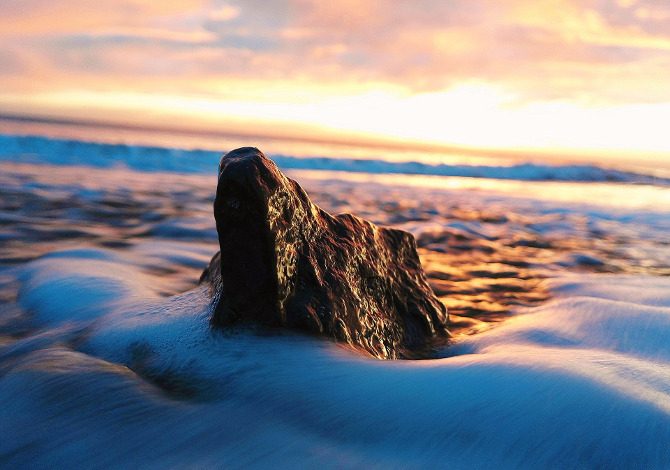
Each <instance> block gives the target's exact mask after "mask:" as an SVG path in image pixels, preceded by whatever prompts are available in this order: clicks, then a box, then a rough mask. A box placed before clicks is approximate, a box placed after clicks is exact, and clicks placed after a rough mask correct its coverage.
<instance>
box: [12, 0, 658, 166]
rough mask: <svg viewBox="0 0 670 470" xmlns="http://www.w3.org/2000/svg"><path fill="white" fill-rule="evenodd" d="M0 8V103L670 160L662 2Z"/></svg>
mask: <svg viewBox="0 0 670 470" xmlns="http://www.w3.org/2000/svg"><path fill="white" fill-rule="evenodd" d="M0 11H1V12H2V15H0V41H1V42H2V47H1V48H0V114H23V115H30V116H50V117H59V118H76V119H94V120H103V121H111V122H119V123H128V124H142V125H151V126H161V125H170V126H175V125H179V126H182V127H185V128H194V129H195V128H198V129H222V130H232V131H238V130H249V129H251V130H253V131H254V132H259V133H263V132H269V133H273V134H276V133H285V134H286V135H297V136H300V135H303V136H304V135H307V136H317V135H319V136H324V135H325V136H340V137H344V138H348V137H351V138H368V137H370V138H382V139H386V138H389V139H394V140H404V141H409V142H413V141H422V142H428V143H437V144H445V145H453V146H463V147H473V148H484V149H508V150H509V149H512V150H519V149H521V150H524V149H525V150H538V149H539V150H543V151H548V152H557V153H575V154H590V155H602V156H605V155H618V154H620V155H627V156H631V155H633V156H634V155H641V156H644V158H647V159H648V158H656V159H662V160H665V161H668V160H670V135H669V134H670V133H669V132H668V126H669V124H668V123H670V1H668V0H611V1H605V0H527V1H520V0H504V1H503V0H462V1H449V0H420V1H402V0H398V1H391V0H388V1H349V0H339V1H328V2H327V1H322V2H312V1H304V0H277V1H264V0H249V1H225V2H221V1H201V0H171V1H169V2H168V1H166V2H157V1H143V0H117V1H111V2H104V1H98V2H93V1H90V0H60V1H53V0H0Z"/></svg>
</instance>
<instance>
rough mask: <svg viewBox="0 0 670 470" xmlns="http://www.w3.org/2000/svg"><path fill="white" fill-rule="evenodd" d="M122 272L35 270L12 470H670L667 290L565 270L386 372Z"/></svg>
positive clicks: (52, 260) (105, 260)
mask: <svg viewBox="0 0 670 470" xmlns="http://www.w3.org/2000/svg"><path fill="white" fill-rule="evenodd" d="M56 261H57V264H56ZM127 266H128V264H127V263H125V262H124V261H123V259H119V257H118V255H110V254H108V253H106V252H105V251H101V250H90V251H87V252H83V251H75V252H70V253H67V252H65V253H60V254H59V255H57V256H52V257H49V258H47V259H44V260H40V261H37V262H34V263H31V264H29V265H28V266H27V267H26V268H25V270H24V274H23V277H22V289H21V296H20V300H21V302H22V303H23V305H25V306H26V307H27V308H28V309H29V310H30V312H31V313H33V314H34V315H35V322H36V323H38V326H39V327H40V330H41V333H39V335H35V336H34V337H31V338H26V339H24V340H22V341H21V342H20V343H19V344H15V345H14V346H12V350H11V351H8V350H2V352H1V353H0V354H1V355H0V358H2V364H3V366H2V369H3V375H2V377H1V378H0V399H1V400H2V402H3V403H5V404H9V405H8V406H3V407H2V408H0V422H2V423H3V426H4V428H5V429H7V430H13V431H12V432H9V433H7V432H4V433H3V439H2V440H0V455H2V456H3V460H4V461H5V462H6V463H8V464H9V465H12V464H18V463H26V462H30V463H31V464H32V465H33V466H39V467H54V466H63V465H64V466H72V464H77V465H80V466H125V465H126V464H132V465H139V466H142V467H161V468H164V467H166V466H180V467H182V466H195V467H200V466H217V467H220V466H225V467H228V466H248V465H253V466H265V467H270V466H274V465H276V464H278V463H279V462H281V463H282V464H283V465H300V466H305V465H307V466H317V465H318V466H320V467H331V466H332V467H343V466H344V467H347V466H392V467H406V466H440V467H443V466H450V467H456V468H466V467H467V468H473V467H476V468H487V467H497V468H500V467H503V468H506V467H546V466H552V467H576V466H580V467H589V468H593V467H598V468H631V467H637V468H663V467H666V468H667V466H668V465H670V345H669V344H670V343H669V342H668V341H667V339H668V338H669V337H670V279H668V278H660V277H649V276H615V275H579V276H576V275H574V276H565V277H563V278H559V279H555V280H553V281H551V284H552V289H553V291H554V292H555V293H556V295H557V297H556V298H555V299H554V300H552V301H550V302H549V303H547V304H545V305H544V306H542V307H539V308H535V309H531V310H527V311H524V312H521V313H520V314H519V315H517V316H516V317H515V318H513V319H511V320H509V321H507V322H505V323H503V324H502V325H501V326H499V327H497V328H495V329H493V330H490V331H488V332H486V333H482V334H479V335H476V336H473V337H471V338H470V339H469V340H467V341H464V342H462V343H460V344H457V345H455V346H452V347H450V348H447V349H446V350H444V351H443V353H444V354H443V355H444V357H443V358H441V359H433V360H425V361H400V362H383V361H377V360H370V359H364V358H362V357H360V356H358V355H356V354H355V353H353V352H351V351H348V350H346V349H344V348H341V347H339V346H336V345H334V344H332V343H330V342H327V341H321V340H315V339H310V338H306V337H302V336H299V335H295V336H294V335H277V336H267V335H261V336H259V335H257V334H255V333H254V332H250V331H236V332H229V333H217V332H212V330H211V329H210V328H209V324H208V318H209V306H208V302H207V296H206V295H205V293H204V292H203V291H202V290H200V289H195V290H193V291H190V292H187V293H185V294H182V295H179V296H175V297H171V298H167V299H158V298H155V297H153V296H152V294H151V292H152V291H151V287H150V286H149V287H143V286H142V282H141V279H142V276H141V275H139V274H138V273H134V275H129V273H128V272H127V269H128V267H127ZM103 277H104V280H105V282H88V283H86V282H85V283H83V284H82V281H83V280H85V279H87V278H90V279H101V278H103ZM44 278H49V279H54V280H56V282H57V285H58V288H53V289H49V290H48V291H45V290H44V289H45V283H43V282H41V280H42V279H44ZM112 298H113V299H115V300H114V301H108V300H109V299H112ZM101 299H102V301H101ZM73 305H74V306H76V309H75V312H85V313H83V314H74V315H73V313H72V312H73V308H72V307H73ZM91 312H95V313H91ZM65 318H69V321H68V322H67V324H66V325H64V324H63V320H64V319H65ZM55 325H60V326H55ZM10 353H11V354H10Z"/></svg>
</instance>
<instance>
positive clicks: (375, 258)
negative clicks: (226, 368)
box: [202, 147, 449, 358]
mask: <svg viewBox="0 0 670 470" xmlns="http://www.w3.org/2000/svg"><path fill="white" fill-rule="evenodd" d="M214 217H215V219H216V228H217V232H218V235H219V247H220V252H219V253H217V254H216V255H215V256H214V258H213V259H212V262H211V263H210V266H209V267H208V268H207V269H206V270H205V272H204V273H203V277H202V280H203V281H205V280H207V281H209V282H211V283H212V286H213V290H214V292H215V295H214V302H215V308H214V313H213V316H212V324H213V325H215V326H226V325H231V324H234V323H238V322H245V323H249V322H252V323H259V324H262V325H266V326H271V327H287V328H291V329H296V330H301V331H306V332H311V333H314V334H318V335H323V336H327V337H329V338H332V339H335V340H337V341H341V342H346V343H348V344H350V345H352V346H355V347H358V348H362V349H364V350H366V351H368V352H369V353H370V354H372V355H374V356H376V357H379V358H398V357H411V356H413V355H414V354H415V353H416V352H417V351H421V350H424V349H425V348H426V346H428V345H429V344H430V343H431V342H432V341H434V340H435V339H436V338H438V337H446V336H448V334H449V333H448V330H447V321H448V316H447V312H446V309H445V307H444V305H443V304H442V303H441V302H440V301H439V300H438V299H437V297H436V296H435V294H434V293H433V291H432V290H431V288H430V286H429V285H428V282H427V281H426V277H425V275H424V273H423V270H422V268H421V263H420V261H419V256H418V254H417V251H416V242H415V240H414V237H413V236H412V235H411V234H409V233H407V232H404V231H401V230H395V229H390V228H383V227H378V226H376V225H374V224H372V223H371V222H368V221H367V220H364V219H361V218H359V217H356V216H354V215H350V214H341V215H337V216H332V215H330V214H328V213H327V212H325V211H323V210H322V209H320V208H319V207H317V206H316V205H314V204H313V203H312V202H311V201H310V199H309V197H308V196H307V194H306V193H305V191H304V190H303V189H302V188H301V187H300V186H299V185H298V183H296V182H295V181H293V180H291V179H289V178H287V177H286V176H285V175H284V174H283V173H282V172H281V171H280V170H279V168H277V166H276V165H275V163H274V162H273V161H272V160H270V159H269V158H267V157H266V156H265V155H264V154H263V153H262V152H261V151H260V150H258V149H257V148H254V147H243V148H239V149H236V150H233V151H231V152H229V153H227V154H226V155H224V156H223V158H222V159H221V163H220V165H219V181H218V186H217V191H216V200H215V202H214Z"/></svg>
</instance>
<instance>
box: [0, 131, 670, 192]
mask: <svg viewBox="0 0 670 470" xmlns="http://www.w3.org/2000/svg"><path fill="white" fill-rule="evenodd" d="M220 156H221V152H219V151H212V150H201V149H176V148H165V147H155V146H140V145H125V144H108V143H96V142H85V141H79V140H66V139H55V138H49V137H40V136H18V135H0V161H19V162H27V163H47V164H52V165H78V166H89V167H96V168H109V167H117V166H126V167H128V168H130V169H133V170H137V171H151V172H154V171H161V172H177V173H211V172H212V168H216V167H217V164H218V160H219V158H220ZM272 158H273V159H274V160H275V162H276V163H277V164H278V165H279V167H281V168H282V169H300V170H323V171H345V172H353V173H373V174H409V175H430V176H452V177H467V178H488V179H504V180H521V181H575V182H613V183H633V184H653V185H662V186H667V185H670V178H663V177H657V176H653V175H648V174H644V173H639V172H631V171H625V170H618V169H612V168H605V167H600V166H597V165H588V164H584V165H545V164H538V163H522V164H516V165H509V166H503V165H449V164H435V165H433V164H427V163H421V162H395V161H387V160H381V159H352V158H330V157H316V156H315V157H294V156H288V155H272Z"/></svg>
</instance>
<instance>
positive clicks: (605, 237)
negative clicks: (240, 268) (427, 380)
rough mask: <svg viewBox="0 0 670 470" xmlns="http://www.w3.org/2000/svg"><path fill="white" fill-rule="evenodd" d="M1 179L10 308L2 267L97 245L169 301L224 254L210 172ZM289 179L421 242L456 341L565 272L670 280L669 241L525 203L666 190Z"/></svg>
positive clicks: (26, 170)
mask: <svg viewBox="0 0 670 470" xmlns="http://www.w3.org/2000/svg"><path fill="white" fill-rule="evenodd" d="M0 168H1V170H2V171H0V253H1V254H2V256H0V301H2V302H5V303H7V304H9V303H11V302H12V301H13V300H15V298H16V283H15V281H13V280H12V279H13V278H12V276H10V275H7V274H6V273H7V271H6V270H2V268H11V267H13V266H18V265H21V264H23V263H26V262H28V261H30V260H32V259H35V258H36V257H39V256H40V255H43V254H45V253H48V252H51V251H54V250H62V249H72V248H81V247H94V248H95V247H97V248H104V249H107V250H113V251H115V252H118V253H126V254H131V255H132V256H131V257H130V258H129V260H130V262H131V263H134V264H135V268H137V269H139V270H140V272H142V273H143V275H146V276H147V279H149V281H148V282H151V283H152V285H159V286H160V289H159V291H160V292H161V293H162V295H165V296H168V295H173V294H176V293H179V292H183V291H185V290H188V289H189V288H191V287H194V286H195V285H196V284H197V281H198V278H199V276H200V273H201V271H202V269H203V268H204V267H205V266H206V265H207V263H208V261H209V258H210V257H211V255H213V254H214V253H215V252H216V251H217V249H218V244H217V235H216V230H215V225H214V219H213V216H212V202H213V199H214V189H215V187H216V177H215V175H214V174H212V175H207V176H203V175H180V174H170V173H139V172H134V171H129V170H126V169H123V168H112V169H94V168H80V167H52V166H46V165H30V164H18V163H2V164H0ZM288 173H289V175H290V176H291V177H293V178H294V179H297V180H298V181H299V182H300V183H301V184H302V185H303V186H304V187H305V188H306V189H307V191H308V193H309V195H310V197H312V198H313V200H314V202H316V203H317V204H319V205H320V206H321V207H323V208H324V209H326V210H328V211H330V212H333V213H341V212H351V213H354V214H357V215H359V216H362V217H365V218H367V219H369V220H372V221H373V222H376V223H378V224H382V225H390V226H395V227H399V228H402V229H405V230H409V231H411V232H413V233H414V235H415V237H416V239H417V245H418V247H419V254H420V256H421V259H422V262H423V264H424V267H425V270H426V273H427V276H428V279H429V282H430V284H431V286H432V288H433V289H434V290H435V292H436V294H437V295H438V296H439V298H440V299H441V301H442V302H443V303H444V304H445V305H446V306H447V307H448V309H449V312H450V316H451V321H452V326H451V328H452V330H453V332H454V333H455V335H456V338H458V337H459V336H462V335H468V334H473V333H477V332H479V331H482V330H484V329H487V328H489V327H491V326H492V325H495V324H496V323H497V322H500V321H501V320H504V319H505V318H507V317H508V316H509V315H510V314H511V313H512V312H514V311H516V310H517V309H519V308H522V307H527V306H532V305H536V304H538V303H540V302H542V301H544V300H546V299H547V298H548V296H549V293H548V291H547V288H546V286H545V284H544V279H546V278H547V277H550V276H553V275H555V274H556V273H559V272H564V271H578V272H584V271H586V272H611V273H621V272H624V273H625V272H628V273H650V274H656V275H670V260H668V256H667V253H668V245H667V241H664V240H661V239H658V238H657V237H655V236H648V237H647V236H645V233H644V228H643V227H642V226H637V225H635V224H634V223H629V222H627V221H626V220H617V219H612V220H610V219H608V218H607V217H605V218H600V219H598V218H593V217H591V216H589V215H588V212H583V211H582V212H580V211H574V210H570V211H560V210H559V211H555V210H554V211H546V210H544V209H543V207H542V206H537V203H536V202H533V203H532V204H531V205H528V204H525V203H524V202H523V201H524V200H525V199H527V198H525V196H532V197H533V198H536V199H539V200H541V201H543V200H544V201H550V200H551V201H554V202H556V201H558V202H559V203H563V202H564V201H570V202H573V203H592V204H595V206H594V207H597V204H601V205H602V206H608V205H609V206H610V209H611V206H612V205H618V206H626V207H639V208H642V207H647V206H654V209H660V207H661V206H662V205H663V204H668V207H670V200H669V199H668V194H667V193H670V191H669V190H667V189H658V191H657V188H652V187H644V186H630V185H628V186H626V185H606V184H603V185H593V184H588V185H579V184H566V183H528V182H516V181H494V180H480V179H473V178H438V177H421V176H407V175H362V174H353V173H349V174H344V173H333V172H313V171H290V172H288ZM452 190H453V191H452ZM586 193H588V195H589V197H588V198H587V197H586V196H585V194H586ZM657 193H658V194H660V196H659V198H657V199H655V198H654V196H652V195H655V194H657ZM622 195H625V197H622ZM615 196H616V198H615ZM650 197H651V198H652V199H651V200H647V199H645V198H650ZM552 198H553V199H552ZM601 198H603V199H601ZM514 201H516V202H514ZM524 204H525V205H524ZM589 210H591V209H589ZM166 243H168V244H171V245H170V246H171V247H172V246H173V247H174V250H175V257H174V258H173V259H169V260H166V259H165V258H157V257H152V256H151V247H152V246H155V245H157V244H166ZM186 245H187V246H189V247H190V250H191V251H192V250H193V249H196V250H197V252H198V253H200V255H198V256H199V258H198V260H197V261H196V262H193V261H192V260H191V261H188V262H184V261H183V260H182V259H181V258H180V256H179V255H178V252H179V249H180V247H183V246H186ZM138 247H141V249H138ZM662 253H666V255H662Z"/></svg>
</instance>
